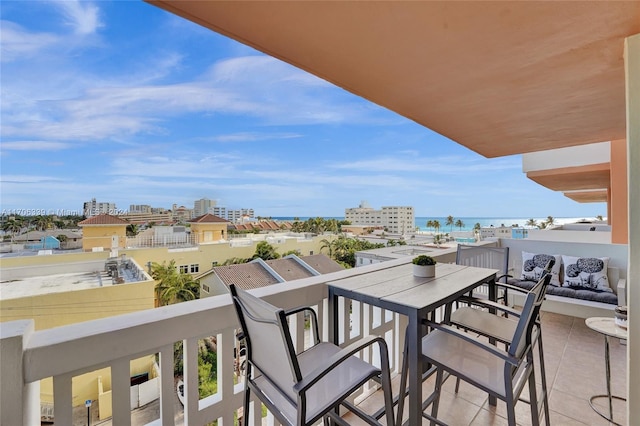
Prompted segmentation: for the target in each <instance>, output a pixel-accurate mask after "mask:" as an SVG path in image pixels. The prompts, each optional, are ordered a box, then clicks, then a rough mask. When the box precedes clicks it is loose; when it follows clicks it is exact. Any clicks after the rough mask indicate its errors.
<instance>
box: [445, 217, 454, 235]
mask: <svg viewBox="0 0 640 426" xmlns="http://www.w3.org/2000/svg"><path fill="white" fill-rule="evenodd" d="M446 225H449V226H451V228H450V229H449V231H453V225H454V218H453V216H447V223H446Z"/></svg>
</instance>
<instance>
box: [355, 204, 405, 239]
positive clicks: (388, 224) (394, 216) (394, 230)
mask: <svg viewBox="0 0 640 426" xmlns="http://www.w3.org/2000/svg"><path fill="white" fill-rule="evenodd" d="M344 216H345V220H348V221H349V222H351V224H352V225H362V226H377V227H380V226H381V227H383V228H384V230H385V232H388V233H390V234H398V235H405V234H414V233H415V228H416V222H415V216H414V211H413V207H410V206H388V207H382V209H381V210H375V209H373V208H372V207H371V206H369V204H368V203H367V202H366V201H363V202H361V203H360V206H358V207H351V208H347V209H345V210H344Z"/></svg>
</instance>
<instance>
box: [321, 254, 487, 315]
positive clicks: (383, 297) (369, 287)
mask: <svg viewBox="0 0 640 426" xmlns="http://www.w3.org/2000/svg"><path fill="white" fill-rule="evenodd" d="M497 272H499V271H498V270H497V269H486V268H476V267H472V266H463V265H454V264H448V263H438V264H437V265H436V276H435V277H432V278H423V277H415V276H413V268H412V264H405V265H399V266H392V267H389V268H387V269H383V270H380V271H377V272H375V273H372V274H368V275H367V277H366V278H364V277H362V276H355V277H350V278H345V279H342V280H337V281H332V282H329V283H328V285H329V286H330V287H333V289H334V291H336V293H338V294H340V295H343V296H345V297H348V298H350V299H353V300H359V301H362V302H365V303H369V304H371V305H375V306H380V307H382V308H385V309H390V310H393V311H396V312H400V313H406V312H407V310H416V309H417V310H425V311H431V310H434V309H436V308H437V307H439V306H442V305H443V304H445V303H447V302H449V301H453V300H455V299H456V298H457V297H458V296H460V295H462V294H464V293H466V292H468V291H470V290H471V289H473V288H475V287H477V286H478V285H480V284H482V283H484V282H488V281H490V280H491V279H492V278H493V277H494V276H495V274H496V273H497Z"/></svg>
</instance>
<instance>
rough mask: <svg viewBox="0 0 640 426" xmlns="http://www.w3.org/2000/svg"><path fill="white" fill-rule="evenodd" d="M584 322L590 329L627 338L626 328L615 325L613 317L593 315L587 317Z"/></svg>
mask: <svg viewBox="0 0 640 426" xmlns="http://www.w3.org/2000/svg"><path fill="white" fill-rule="evenodd" d="M585 324H587V327H589V328H590V329H592V330H594V331H597V332H598V333H600V334H604V335H606V336H609V337H617V338H619V339H626V338H627V329H626V328H622V327H620V326H617V325H616V323H615V320H614V319H613V318H606V317H593V318H587V319H586V320H585Z"/></svg>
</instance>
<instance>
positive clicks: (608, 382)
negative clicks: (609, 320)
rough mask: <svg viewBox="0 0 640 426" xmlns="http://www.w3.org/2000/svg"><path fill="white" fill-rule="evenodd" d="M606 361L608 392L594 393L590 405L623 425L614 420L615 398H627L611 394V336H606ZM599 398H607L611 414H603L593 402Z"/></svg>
mask: <svg viewBox="0 0 640 426" xmlns="http://www.w3.org/2000/svg"><path fill="white" fill-rule="evenodd" d="M604 362H605V365H604V367H605V378H606V381H607V394H606V395H594V396H592V397H591V398H590V399H589V405H591V408H593V411H595V412H596V413H598V414H599V415H600V416H601V417H602V418H604V419H606V420H609V421H610V422H611V423H612V424H614V425H616V426H622V425H621V424H620V423H616V422H614V421H613V400H614V399H617V400H620V401H626V398H622V397H620V396H615V395H612V394H611V357H610V355H609V336H607V335H605V336H604ZM598 398H607V400H608V402H609V416H608V417H607V416H606V415H604V414H602V413H601V412H600V410H599V409H598V408H597V407H596V406H595V405H594V404H593V400H595V399H598Z"/></svg>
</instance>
